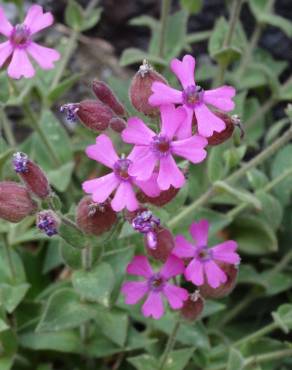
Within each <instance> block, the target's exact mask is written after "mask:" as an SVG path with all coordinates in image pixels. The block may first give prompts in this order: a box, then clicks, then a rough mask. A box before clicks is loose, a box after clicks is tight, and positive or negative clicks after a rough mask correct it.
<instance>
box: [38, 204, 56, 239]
mask: <svg viewBox="0 0 292 370" xmlns="http://www.w3.org/2000/svg"><path fill="white" fill-rule="evenodd" d="M36 226H37V227H38V228H39V229H40V230H41V232H43V233H44V234H46V235H47V236H49V237H51V236H53V235H56V234H58V227H59V226H60V219H59V217H58V216H57V215H56V213H55V212H53V211H51V210H46V211H41V212H39V213H38V214H37V220H36Z"/></svg>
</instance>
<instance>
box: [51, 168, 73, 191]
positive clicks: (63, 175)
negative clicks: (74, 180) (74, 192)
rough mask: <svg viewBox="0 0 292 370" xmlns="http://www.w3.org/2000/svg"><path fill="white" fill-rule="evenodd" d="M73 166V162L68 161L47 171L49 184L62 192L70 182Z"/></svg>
mask: <svg viewBox="0 0 292 370" xmlns="http://www.w3.org/2000/svg"><path fill="white" fill-rule="evenodd" d="M74 166H75V163H74V162H68V163H66V164H63V165H62V166H61V167H59V168H57V169H55V170H50V171H48V172H47V176H48V179H49V182H50V184H51V185H52V186H54V187H55V188H56V189H57V190H58V191H60V192H64V191H65V190H66V189H67V187H68V186H69V184H70V181H71V177H72V173H73V169H74Z"/></svg>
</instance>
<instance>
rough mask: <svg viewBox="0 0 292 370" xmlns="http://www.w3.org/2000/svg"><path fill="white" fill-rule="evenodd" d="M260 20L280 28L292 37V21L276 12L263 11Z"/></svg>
mask: <svg viewBox="0 0 292 370" xmlns="http://www.w3.org/2000/svg"><path fill="white" fill-rule="evenodd" d="M259 20H260V22H261V23H265V24H268V25H270V26H274V27H277V28H280V30H281V31H283V32H284V33H285V34H286V35H287V36H288V37H292V22H291V21H289V20H288V19H286V18H284V17H281V16H280V15H276V14H268V13H262V14H261V15H260V19H259Z"/></svg>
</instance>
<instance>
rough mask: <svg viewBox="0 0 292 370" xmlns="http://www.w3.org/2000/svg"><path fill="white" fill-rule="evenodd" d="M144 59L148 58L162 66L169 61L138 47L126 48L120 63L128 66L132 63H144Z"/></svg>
mask: <svg viewBox="0 0 292 370" xmlns="http://www.w3.org/2000/svg"><path fill="white" fill-rule="evenodd" d="M143 59H147V60H148V61H149V62H150V63H157V64H159V65H162V66H167V62H166V61H165V60H164V59H162V58H159V57H157V56H156V55H151V54H148V53H147V52H144V51H143V50H140V49H137V48H128V49H125V50H124V51H123V53H122V55H121V58H120V65H121V66H122V67H126V66H128V65H130V64H135V63H140V64H142V61H143Z"/></svg>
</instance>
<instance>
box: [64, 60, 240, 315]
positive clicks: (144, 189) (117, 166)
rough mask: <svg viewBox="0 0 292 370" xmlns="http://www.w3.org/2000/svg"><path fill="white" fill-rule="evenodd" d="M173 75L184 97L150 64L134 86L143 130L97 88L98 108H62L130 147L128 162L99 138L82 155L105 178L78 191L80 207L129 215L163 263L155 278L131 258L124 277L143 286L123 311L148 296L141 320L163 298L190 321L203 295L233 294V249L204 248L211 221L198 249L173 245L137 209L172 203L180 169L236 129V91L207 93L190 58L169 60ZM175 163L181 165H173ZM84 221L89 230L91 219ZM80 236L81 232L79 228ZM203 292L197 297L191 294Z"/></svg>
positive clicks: (128, 292)
mask: <svg viewBox="0 0 292 370" xmlns="http://www.w3.org/2000/svg"><path fill="white" fill-rule="evenodd" d="M171 69H172V71H173V72H174V73H175V74H176V76H177V77H178V79H179V81H180V82H181V84H182V86H183V90H182V91H178V90H175V89H173V88H172V87H170V86H169V85H168V84H167V81H166V80H165V79H164V78H163V77H162V76H161V75H159V74H158V73H157V72H155V71H154V69H153V68H152V67H151V66H150V65H149V64H148V63H147V62H144V63H143V65H142V66H141V67H140V70H139V71H138V72H137V74H136V75H135V76H134V78H133V81H132V84H131V86H130V100H131V103H132V104H133V106H134V107H135V108H136V109H137V110H138V111H139V112H142V113H144V114H145V115H146V116H148V117H150V118H149V121H148V119H147V121H148V122H147V123H146V122H144V121H143V120H142V119H141V118H138V117H130V118H128V120H127V122H126V121H125V117H126V110H125V109H123V106H122V105H121V103H120V102H119V101H118V99H117V98H116V97H115V95H114V93H113V92H112V91H111V90H110V88H109V87H108V86H107V85H105V84H104V83H102V82H99V81H94V83H93V91H94V93H95V95H96V97H97V100H84V101H82V102H80V103H69V104H65V105H64V106H62V108H61V109H62V111H66V112H67V115H68V118H69V119H70V120H72V119H75V118H77V117H78V118H79V119H80V120H81V122H82V123H83V124H84V125H85V126H86V127H88V128H89V129H91V130H93V131H98V132H99V133H100V131H105V130H107V129H109V128H112V129H114V126H112V125H111V122H113V120H115V121H118V123H119V128H120V129H119V130H115V131H116V132H118V133H119V134H120V137H121V139H122V140H123V142H124V143H127V144H131V145H133V147H132V148H131V149H130V152H129V154H128V155H126V154H121V155H119V154H118V153H117V151H116V149H115V147H114V144H113V141H112V139H111V137H110V133H109V132H108V133H104V132H102V133H100V134H99V136H97V138H96V142H95V144H93V145H90V146H89V147H87V149H86V154H87V156H88V157H89V158H90V159H93V160H95V161H97V162H99V163H101V164H103V165H104V166H105V167H107V168H108V169H110V172H109V173H107V174H105V175H103V176H101V177H99V178H94V179H90V180H87V181H85V182H84V183H83V185H82V186H83V190H84V191H85V192H86V193H87V194H90V200H86V201H85V200H84V202H85V203H86V205H87V203H88V202H94V203H95V204H97V205H98V204H101V205H102V204H104V203H106V204H108V205H110V207H111V209H112V210H113V211H114V212H120V211H122V210H126V213H125V214H126V215H127V216H126V217H127V219H128V221H129V222H130V223H131V225H132V227H133V229H134V230H136V231H138V232H139V233H141V234H143V235H144V239H145V247H146V251H147V254H148V255H149V256H150V257H153V258H154V259H155V260H158V261H161V262H163V263H164V265H163V266H162V267H161V269H160V270H159V271H155V270H154V269H153V268H152V267H151V265H150V263H149V261H148V259H147V257H146V256H142V255H140V256H136V257H134V259H133V261H132V262H131V263H130V264H129V266H128V268H127V272H128V273H129V274H131V275H137V276H141V277H143V279H144V280H143V281H129V282H126V283H124V285H123V287H122V292H123V294H124V295H125V297H126V303H128V304H135V303H137V302H138V301H140V300H141V299H142V298H143V297H144V296H146V295H147V298H146V300H145V302H144V304H143V306H142V313H143V315H145V316H147V317H148V316H152V317H153V318H155V319H158V318H160V317H161V316H162V315H163V313H164V304H163V297H164V298H165V299H166V300H167V301H168V302H169V304H170V306H171V308H172V309H181V312H182V314H183V315H184V313H185V315H186V317H194V312H196V313H200V312H201V311H202V309H203V306H204V301H203V298H202V297H203V295H204V292H207V291H208V295H209V296H210V294H211V295H212V293H214V294H217V296H222V295H225V294H226V293H227V291H230V290H231V289H232V287H233V285H234V283H233V282H234V280H235V277H236V272H235V274H233V275H232V274H229V273H228V271H229V269H228V266H230V265H231V266H232V267H233V268H235V266H237V265H238V263H239V256H238V254H237V253H236V248H237V244H236V243H235V242H234V241H226V242H223V243H221V244H219V245H217V246H215V247H213V248H208V247H207V236H208V228H209V224H208V221H206V220H203V221H201V222H198V223H193V224H192V225H191V228H190V233H191V235H192V237H193V239H194V241H195V242H194V243H190V242H189V241H187V240H186V239H185V238H184V237H183V236H182V235H178V236H176V238H174V237H173V235H172V234H171V232H170V231H169V230H168V229H166V228H165V227H163V226H162V225H161V222H160V220H159V219H158V218H157V217H156V216H154V215H153V214H152V212H151V211H150V210H149V209H147V207H146V208H145V207H144V206H143V207H142V206H141V203H142V200H143V202H144V203H150V204H156V205H160V206H161V205H164V204H166V203H167V202H169V201H170V200H171V199H173V198H174V197H175V196H176V194H177V192H178V191H179V189H181V188H182V187H183V186H184V185H185V183H186V176H185V175H186V173H185V171H184V170H183V166H184V167H185V164H186V163H187V164H188V163H191V164H198V163H201V162H203V161H204V160H205V158H206V157H207V150H206V148H207V146H208V145H217V144H219V143H221V142H223V141H225V140H226V139H228V138H229V137H230V136H231V135H232V133H233V129H234V126H235V120H234V119H233V118H232V117H230V116H228V114H227V113H226V112H228V111H230V110H232V109H233V108H234V102H233V101H232V98H233V97H234V95H235V89H234V88H233V87H231V86H222V87H219V88H217V89H213V90H206V91H204V90H203V89H202V88H201V87H200V86H198V85H196V83H195V80H194V70H195V59H194V58H193V57H192V56H190V55H186V56H185V57H184V58H183V60H182V61H179V60H177V59H175V60H173V61H172V62H171ZM214 108H216V109H214ZM218 109H219V110H218ZM159 116H160V123H159V124H158V126H157V129H153V124H154V122H153V121H151V118H152V117H156V119H158V118H159ZM120 123H121V124H120ZM151 123H152V126H151ZM211 143H213V144H211ZM178 159H182V160H183V161H182V162H181V163H178V162H177V160H178ZM136 189H137V191H136ZM160 198H161V199H160ZM141 199H142V200H141ZM86 207H87V206H86ZM80 212H81V211H80ZM82 220H85V221H84V222H83V223H84V224H85V226H86V225H87V223H88V222H89V216H86V217H85V218H84V217H83V218H82ZM92 225H93V224H92ZM82 229H83V230H86V227H84V225H83V226H82ZM92 229H93V227H91V228H90V232H91V233H92ZM231 275H232V276H231ZM177 276H180V278H179V281H180V284H178V283H177V279H176V280H175V282H174V283H171V282H170V281H171V279H173V278H175V277H177ZM189 282H191V283H192V284H193V285H195V286H196V288H192V291H189V290H188V289H187V288H186V287H185V286H187V287H188V288H189V285H191V284H189ZM206 285H207V286H208V287H209V288H210V289H211V293H210V291H209V290H208V289H206ZM200 287H201V288H202V291H201V292H199V291H197V290H196V289H198V288H200ZM222 287H223V288H222ZM224 287H225V288H224ZM218 288H220V289H221V290H220V292H218V291H217V289H218ZM194 289H195V290H194ZM206 296H207V294H206ZM190 310H191V311H192V312H190Z"/></svg>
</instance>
